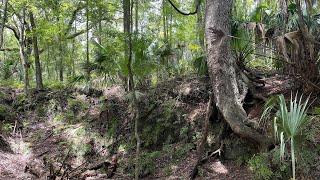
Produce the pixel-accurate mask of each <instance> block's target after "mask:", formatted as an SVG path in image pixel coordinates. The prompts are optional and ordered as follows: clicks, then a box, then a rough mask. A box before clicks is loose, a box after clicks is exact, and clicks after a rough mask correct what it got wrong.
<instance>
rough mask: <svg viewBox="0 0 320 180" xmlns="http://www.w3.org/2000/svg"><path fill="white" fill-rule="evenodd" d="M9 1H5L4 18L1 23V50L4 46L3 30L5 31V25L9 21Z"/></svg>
mask: <svg viewBox="0 0 320 180" xmlns="http://www.w3.org/2000/svg"><path fill="white" fill-rule="evenodd" d="M8 1H9V0H4V2H3V5H4V6H3V10H2V11H3V16H2V22H1V27H0V48H2V44H3V30H4V25H5V24H6V21H7V9H8Z"/></svg>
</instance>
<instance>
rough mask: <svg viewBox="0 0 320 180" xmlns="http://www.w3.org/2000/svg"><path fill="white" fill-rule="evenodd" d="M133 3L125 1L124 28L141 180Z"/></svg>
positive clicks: (136, 176) (137, 165)
mask: <svg viewBox="0 0 320 180" xmlns="http://www.w3.org/2000/svg"><path fill="white" fill-rule="evenodd" d="M131 5H132V3H131V1H130V0H123V12H124V14H123V15H124V17H123V27H124V33H125V55H126V59H127V60H128V64H127V67H128V74H129V85H128V86H129V91H130V92H131V93H132V98H133V99H132V109H133V119H134V134H135V139H136V143H137V147H136V162H135V179H136V180H137V179H139V175H140V163H139V159H140V144H141V140H140V136H139V132H138V125H139V119H140V113H139V107H138V101H137V97H136V92H135V85H134V77H133V76H134V75H133V71H132V37H131V32H132V22H133V21H132V6H131Z"/></svg>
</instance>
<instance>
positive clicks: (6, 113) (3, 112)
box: [0, 104, 12, 120]
mask: <svg viewBox="0 0 320 180" xmlns="http://www.w3.org/2000/svg"><path fill="white" fill-rule="evenodd" d="M11 115H12V114H11V113H10V109H9V107H8V106H6V105H3V104H0V120H1V119H2V120H7V119H8V118H10V117H11Z"/></svg>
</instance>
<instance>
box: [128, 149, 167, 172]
mask: <svg viewBox="0 0 320 180" xmlns="http://www.w3.org/2000/svg"><path fill="white" fill-rule="evenodd" d="M160 155H161V153H160V151H153V152H143V153H141V154H140V157H139V164H140V175H139V176H140V177H145V176H147V175H150V174H153V173H154V172H155V170H156V166H157V162H156V159H157V158H159V157H160ZM134 164H135V158H131V159H130V160H129V162H128V167H127V168H128V169H127V170H128V171H129V172H130V174H132V175H133V174H134Z"/></svg>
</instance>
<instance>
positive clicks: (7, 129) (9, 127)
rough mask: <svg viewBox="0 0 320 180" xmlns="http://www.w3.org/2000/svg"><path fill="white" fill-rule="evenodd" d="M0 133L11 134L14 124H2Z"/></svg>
mask: <svg viewBox="0 0 320 180" xmlns="http://www.w3.org/2000/svg"><path fill="white" fill-rule="evenodd" d="M0 127H1V129H0V132H1V133H3V134H8V133H11V132H12V130H13V127H14V125H13V124H12V123H0Z"/></svg>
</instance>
